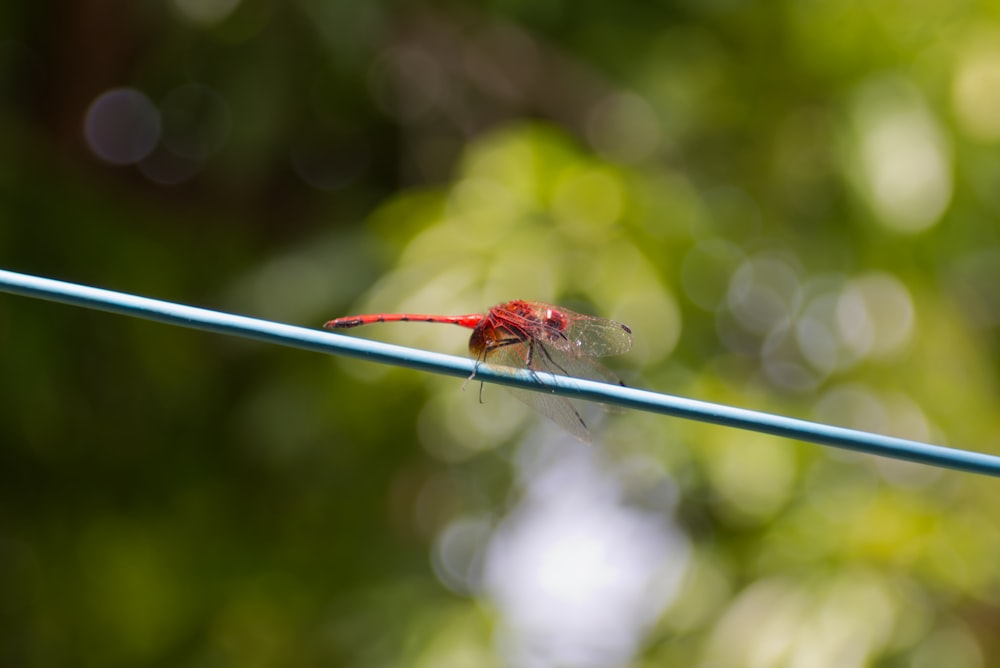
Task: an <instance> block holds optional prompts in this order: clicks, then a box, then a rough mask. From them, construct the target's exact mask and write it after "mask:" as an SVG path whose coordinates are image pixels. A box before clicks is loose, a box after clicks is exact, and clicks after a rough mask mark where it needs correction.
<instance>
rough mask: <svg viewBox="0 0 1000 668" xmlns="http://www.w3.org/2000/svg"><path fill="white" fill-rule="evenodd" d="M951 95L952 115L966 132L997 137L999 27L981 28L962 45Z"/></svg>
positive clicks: (999, 123) (999, 121)
mask: <svg viewBox="0 0 1000 668" xmlns="http://www.w3.org/2000/svg"><path fill="white" fill-rule="evenodd" d="M951 95H952V108H953V109H954V112H955V118H956V120H957V121H958V124H959V127H961V129H962V130H963V131H964V132H965V133H966V134H967V135H969V136H970V137H972V138H974V139H979V140H982V141H996V140H998V139H1000V29H996V28H994V29H992V30H989V31H986V30H984V31H983V32H982V33H981V34H978V35H976V36H974V37H972V38H971V39H970V40H969V41H968V42H967V43H966V44H965V45H964V47H963V48H962V50H961V52H960V56H959V58H958V62H957V64H956V66H955V74H954V80H953V82H952V90H951Z"/></svg>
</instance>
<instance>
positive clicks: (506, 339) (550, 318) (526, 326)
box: [323, 299, 632, 442]
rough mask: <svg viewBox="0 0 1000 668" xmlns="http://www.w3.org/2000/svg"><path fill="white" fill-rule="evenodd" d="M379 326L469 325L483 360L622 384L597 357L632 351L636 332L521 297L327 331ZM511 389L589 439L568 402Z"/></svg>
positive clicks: (374, 318)
mask: <svg viewBox="0 0 1000 668" xmlns="http://www.w3.org/2000/svg"><path fill="white" fill-rule="evenodd" d="M377 322H438V323H445V324H450V325H459V326H461V327H468V328H469V329H471V330H472V336H471V337H470V339H469V351H470V352H471V353H472V356H473V357H475V358H476V360H477V361H478V362H485V363H488V364H496V365H500V366H508V367H515V368H518V369H529V370H531V371H546V372H549V373H554V374H560V375H564V376H574V377H577V378H586V379H590V380H599V381H604V382H607V383H614V384H617V385H623V383H622V382H621V381H620V380H619V379H618V377H617V376H615V375H614V374H613V373H611V372H610V371H608V370H607V369H605V368H604V367H603V366H601V365H600V364H599V363H598V362H597V361H596V358H598V357H607V356H609V355H621V354H623V353H626V352H628V350H629V348H631V347H632V330H631V329H629V328H628V326H627V325H623V324H622V323H620V322H615V321H614V320H605V319H604V318H595V317H593V316H589V315H581V314H580V313H574V312H573V311H570V310H569V309H565V308H562V307H561V306H553V305H551V304H545V303H542V302H530V301H522V300H520V299H516V300H514V301H510V302H506V303H504V304H498V305H497V306H494V307H493V308H491V309H490V310H489V311H488V312H487V313H485V314H483V313H473V314H470V315H422V314H414V313H378V314H372V315H353V316H347V317H344V318H337V319H335V320H330V321H329V322H327V323H326V324H324V325H323V327H326V328H327V329H347V328H350V327H358V326H360V325H371V324H373V323H377ZM474 375H475V373H473V376H474ZM508 389H510V388H508ZM511 391H512V392H513V393H514V395H515V396H516V397H517V398H518V399H520V400H522V401H524V402H525V403H527V404H528V405H529V406H531V407H532V408H534V409H535V410H537V411H538V412H539V413H541V414H542V415H544V416H546V417H548V418H550V419H552V420H554V421H555V422H556V423H557V424H559V425H561V426H563V427H564V428H565V429H567V430H568V431H569V432H570V433H571V434H573V435H574V436H576V437H577V438H579V439H580V440H582V441H586V442H589V441H590V432H589V430H588V428H587V423H586V422H584V420H583V418H582V417H581V416H580V413H579V411H577V409H576V408H575V407H574V406H573V404H572V403H571V402H570V401H569V400H568V399H566V398H564V397H558V396H556V395H554V394H548V393H544V392H531V391H528V390H516V389H512V390H511Z"/></svg>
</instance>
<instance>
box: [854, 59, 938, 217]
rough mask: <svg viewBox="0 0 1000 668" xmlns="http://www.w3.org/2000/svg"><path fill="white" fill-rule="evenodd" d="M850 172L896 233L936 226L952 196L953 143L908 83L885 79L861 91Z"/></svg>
mask: <svg viewBox="0 0 1000 668" xmlns="http://www.w3.org/2000/svg"><path fill="white" fill-rule="evenodd" d="M852 115H853V126H854V144H855V146H854V149H855V163H856V164H855V165H853V166H851V167H850V169H851V170H852V172H854V176H855V180H856V182H857V183H858V185H859V187H860V189H861V191H862V193H863V194H864V196H865V198H866V199H867V200H868V202H869V204H870V206H871V208H872V211H873V213H874V214H875V217H876V219H877V220H878V221H879V222H880V223H882V224H883V225H884V226H885V227H887V228H890V229H892V230H895V231H898V232H906V233H917V232H922V231H924V230H926V229H928V228H930V227H932V226H934V225H935V224H936V223H937V222H938V221H939V220H940V219H941V216H942V215H943V214H944V212H945V209H946V208H947V207H948V204H949V202H950V201H951V195H952V165H951V143H950V141H949V139H948V137H947V136H946V135H945V133H944V130H943V129H942V127H941V125H940V124H939V123H938V121H937V119H936V118H935V117H934V115H933V114H932V113H931V111H930V109H929V108H928V107H927V105H926V103H925V102H924V100H923V98H922V97H921V96H920V94H919V93H918V92H917V91H916V89H915V88H914V87H913V85H912V84H910V83H909V82H908V81H906V80H903V79H899V78H894V77H887V78H883V79H877V80H873V81H870V82H869V83H867V84H866V85H865V86H863V87H862V88H861V90H860V91H859V93H858V95H857V97H856V99H855V102H854V109H853V114H852Z"/></svg>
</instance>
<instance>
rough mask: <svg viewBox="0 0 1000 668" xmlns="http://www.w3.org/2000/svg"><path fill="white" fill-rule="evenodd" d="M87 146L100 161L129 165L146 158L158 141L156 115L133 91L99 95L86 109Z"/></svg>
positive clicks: (119, 89) (144, 98)
mask: <svg viewBox="0 0 1000 668" xmlns="http://www.w3.org/2000/svg"><path fill="white" fill-rule="evenodd" d="M84 137H85V138H86V140H87V145H88V146H89V147H90V150H91V151H93V152H94V154H95V155H97V156H98V157H99V158H101V159H102V160H105V161H107V162H110V163H112V164H115V165H131V164H134V163H137V162H139V161H140V160H142V159H143V158H145V157H146V156H147V155H149V154H150V153H151V152H152V150H153V148H154V147H155V146H156V143H157V142H158V141H159V139H160V113H159V112H158V111H157V109H156V106H155V105H153V103H152V102H151V101H150V100H149V98H148V97H146V96H145V95H144V94H143V93H141V92H139V91H137V90H135V89H134V88H115V89H113V90H109V91H107V92H106V93H103V94H101V95H100V96H99V97H98V98H97V99H96V100H94V101H93V103H91V105H90V108H89V109H87V115H86V118H85V120H84Z"/></svg>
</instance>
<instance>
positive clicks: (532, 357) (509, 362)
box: [483, 340, 621, 443]
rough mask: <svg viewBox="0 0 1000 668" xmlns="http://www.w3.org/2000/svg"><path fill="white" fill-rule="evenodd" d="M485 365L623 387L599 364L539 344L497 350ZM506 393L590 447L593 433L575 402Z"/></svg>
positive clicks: (514, 390) (524, 343) (535, 394)
mask: <svg viewBox="0 0 1000 668" xmlns="http://www.w3.org/2000/svg"><path fill="white" fill-rule="evenodd" d="M483 361H484V362H486V363H487V364H491V365H496V366H504V367H512V368H516V369H528V370H530V371H544V372H548V373H552V374H557V375H561V376H572V377H575V378H585V379H588V380H598V381H603V382H606V383H614V384H619V385H620V384H621V381H620V380H619V379H618V377H617V376H615V374H613V373H612V372H611V371H609V370H608V369H605V368H604V367H602V366H600V365H599V364H596V363H594V362H590V361H588V360H586V359H585V358H581V357H577V356H576V355H573V354H571V353H568V352H565V351H564V350H562V349H560V348H558V347H555V346H552V345H548V344H545V343H542V342H540V341H538V340H529V341H519V342H517V343H514V344H510V345H505V346H501V347H498V348H494V349H492V350H490V351H489V352H488V353H487V354H486V357H485V359H484V360H483ZM506 389H507V390H508V391H510V392H511V393H512V394H513V395H514V396H515V397H516V398H517V399H519V400H520V401H522V402H524V403H526V404H527V405H528V406H531V408H533V409H534V410H536V411H538V412H539V413H541V414H542V415H544V416H545V417H547V418H549V419H550V420H552V421H554V422H555V423H556V424H558V425H560V426H562V427H563V428H564V429H566V430H567V431H568V432H570V433H571V434H573V435H574V436H576V437H577V438H578V439H580V440H581V441H583V442H585V443H590V430H589V429H588V427H587V423H586V421H584V419H583V417H582V416H581V414H580V411H579V410H578V409H577V408H576V406H575V405H574V403H575V402H573V401H571V400H569V399H567V398H565V397H560V396H556V395H554V394H549V393H547V392H533V391H531V390H522V389H518V388H506Z"/></svg>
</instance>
